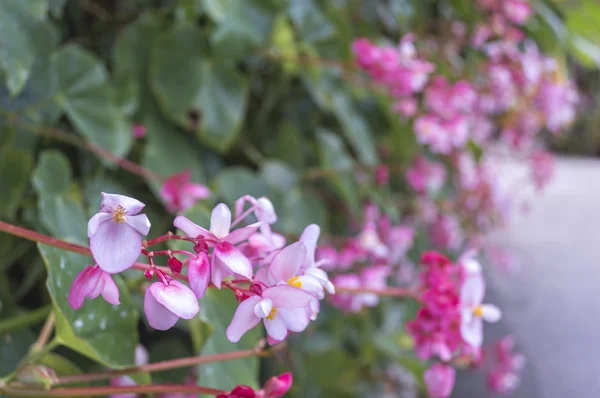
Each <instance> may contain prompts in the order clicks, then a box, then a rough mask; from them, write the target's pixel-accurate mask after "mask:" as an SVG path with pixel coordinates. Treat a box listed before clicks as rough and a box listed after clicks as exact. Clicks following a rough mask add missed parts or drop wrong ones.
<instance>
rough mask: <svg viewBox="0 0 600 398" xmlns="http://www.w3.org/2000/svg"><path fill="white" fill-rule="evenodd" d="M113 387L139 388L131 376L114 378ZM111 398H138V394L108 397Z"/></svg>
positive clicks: (111, 381)
mask: <svg viewBox="0 0 600 398" xmlns="http://www.w3.org/2000/svg"><path fill="white" fill-rule="evenodd" d="M110 385H111V386H121V387H129V386H137V384H136V383H135V381H133V379H132V378H131V377H129V376H119V377H113V378H112V379H110ZM108 397H109V398H137V394H112V395H109V396H108Z"/></svg>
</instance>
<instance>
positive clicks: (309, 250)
mask: <svg viewBox="0 0 600 398" xmlns="http://www.w3.org/2000/svg"><path fill="white" fill-rule="evenodd" d="M320 234H321V228H320V227H319V226H318V225H317V224H310V225H309V226H307V227H306V228H304V231H303V232H302V235H300V241H301V242H302V243H304V246H306V263H305V264H304V265H305V266H306V267H312V266H314V264H315V250H316V248H317V241H318V240H319V235H320Z"/></svg>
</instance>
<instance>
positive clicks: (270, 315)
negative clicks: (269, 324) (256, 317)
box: [267, 307, 277, 321]
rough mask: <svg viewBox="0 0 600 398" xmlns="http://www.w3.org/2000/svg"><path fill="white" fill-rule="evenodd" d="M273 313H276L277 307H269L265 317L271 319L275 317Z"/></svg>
mask: <svg viewBox="0 0 600 398" xmlns="http://www.w3.org/2000/svg"><path fill="white" fill-rule="evenodd" d="M275 315H277V308H275V307H273V308H272V309H271V312H269V315H267V319H268V320H270V321H272V320H273V319H275Z"/></svg>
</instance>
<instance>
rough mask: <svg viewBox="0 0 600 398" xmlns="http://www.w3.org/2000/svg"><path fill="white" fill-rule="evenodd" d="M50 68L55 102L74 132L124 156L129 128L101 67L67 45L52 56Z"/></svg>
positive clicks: (94, 57) (129, 133)
mask: <svg viewBox="0 0 600 398" xmlns="http://www.w3.org/2000/svg"><path fill="white" fill-rule="evenodd" d="M52 65H53V68H54V71H55V73H56V75H57V79H58V88H59V89H58V90H59V91H58V94H57V102H58V104H59V105H60V107H61V108H62V109H63V110H64V111H65V113H66V114H67V116H68V118H69V120H70V121H71V123H73V125H74V126H75V129H76V130H77V131H78V132H79V133H80V134H81V135H83V136H84V137H86V138H87V139H88V140H90V142H92V143H94V144H97V145H99V146H101V147H103V148H105V149H107V150H109V151H111V152H113V153H114V154H116V155H119V156H123V155H125V154H127V152H128V151H129V148H130V146H131V144H132V140H133V138H132V135H131V130H130V126H129V123H128V122H127V121H126V120H125V115H124V112H123V110H122V109H121V108H119V106H118V105H117V101H116V95H115V91H114V89H113V87H112V86H111V85H110V83H109V81H108V72H107V71H106V68H105V66H104V64H103V63H102V62H101V61H100V60H99V59H98V58H97V57H96V56H95V55H94V54H92V53H90V52H88V51H87V50H84V49H82V48H81V47H79V46H77V45H67V46H64V47H62V48H61V49H60V50H58V51H56V52H55V53H54V54H53V55H52Z"/></svg>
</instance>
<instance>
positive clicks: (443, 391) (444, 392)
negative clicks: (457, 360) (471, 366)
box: [423, 363, 456, 398]
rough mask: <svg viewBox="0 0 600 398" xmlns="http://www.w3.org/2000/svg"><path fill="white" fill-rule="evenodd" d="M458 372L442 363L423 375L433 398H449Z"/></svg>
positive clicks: (430, 368)
mask: <svg viewBox="0 0 600 398" xmlns="http://www.w3.org/2000/svg"><path fill="white" fill-rule="evenodd" d="M455 380H456V370H454V368H452V367H450V366H448V365H444V364H442V363H434V364H433V365H431V366H430V367H429V369H427V370H426V371H425V373H423V381H424V382H425V387H427V392H428V393H429V395H430V396H431V397H432V398H447V397H449V396H450V394H451V393H452V389H453V388H454V381H455Z"/></svg>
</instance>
